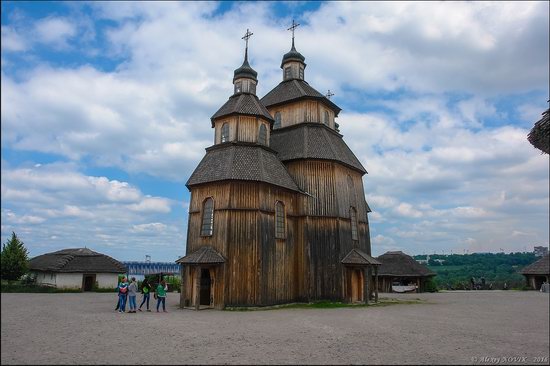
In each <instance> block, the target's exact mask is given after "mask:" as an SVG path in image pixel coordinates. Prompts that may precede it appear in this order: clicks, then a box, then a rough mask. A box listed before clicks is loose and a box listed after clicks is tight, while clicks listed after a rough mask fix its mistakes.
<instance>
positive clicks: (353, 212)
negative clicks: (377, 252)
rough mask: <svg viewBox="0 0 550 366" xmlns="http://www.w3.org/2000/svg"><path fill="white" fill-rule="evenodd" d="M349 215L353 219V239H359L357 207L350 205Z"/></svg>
mask: <svg viewBox="0 0 550 366" xmlns="http://www.w3.org/2000/svg"><path fill="white" fill-rule="evenodd" d="M349 217H350V219H351V240H359V235H358V233H357V211H356V210H355V207H350V209H349Z"/></svg>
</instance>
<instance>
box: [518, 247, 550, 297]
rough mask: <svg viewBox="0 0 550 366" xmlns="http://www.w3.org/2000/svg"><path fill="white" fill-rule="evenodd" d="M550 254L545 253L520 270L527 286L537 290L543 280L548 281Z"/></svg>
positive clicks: (549, 275)
mask: <svg viewBox="0 0 550 366" xmlns="http://www.w3.org/2000/svg"><path fill="white" fill-rule="evenodd" d="M549 262H550V255H549V254H546V255H545V256H544V257H542V258H541V259H539V260H538V261H536V262H535V263H531V264H530V265H528V266H527V267H525V268H524V269H522V270H521V271H520V273H521V274H522V275H524V276H525V279H526V280H527V284H528V286H529V287H531V288H533V289H535V290H539V289H540V287H541V286H542V284H543V282H545V281H546V282H548V281H549V277H550V264H549Z"/></svg>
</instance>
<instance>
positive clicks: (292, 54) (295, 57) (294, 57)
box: [281, 38, 306, 68]
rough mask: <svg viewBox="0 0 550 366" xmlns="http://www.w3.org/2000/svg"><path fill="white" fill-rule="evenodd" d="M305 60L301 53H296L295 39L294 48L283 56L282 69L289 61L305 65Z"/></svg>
mask: <svg viewBox="0 0 550 366" xmlns="http://www.w3.org/2000/svg"><path fill="white" fill-rule="evenodd" d="M305 59H306V58H305V57H304V56H303V55H302V54H301V53H300V52H298V51H296V47H294V38H292V48H291V49H290V51H288V52H287V53H285V55H284V56H283V60H282V61H281V68H283V65H284V64H285V63H287V62H288V61H298V62H301V63H304V61H305Z"/></svg>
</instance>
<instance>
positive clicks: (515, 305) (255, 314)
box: [1, 291, 549, 365]
mask: <svg viewBox="0 0 550 366" xmlns="http://www.w3.org/2000/svg"><path fill="white" fill-rule="evenodd" d="M384 295H385V294H383V296H384ZM177 296H178V295H177V294H169V297H168V304H167V305H168V313H156V312H151V313H145V312H144V313H137V314H127V313H126V314H120V313H116V312H115V311H114V306H115V302H116V298H115V295H114V294H102V293H83V294H2V307H1V309H2V324H1V346H2V351H1V362H2V364H16V363H17V364H37V363H40V364H44V363H46V364H136V365H142V364H295V363H307V364H362V363H374V364H404V363H405V364H497V363H498V364H502V363H516V364H533V363H535V364H537V363H538V364H548V353H549V351H548V349H549V316H548V313H549V296H548V294H542V293H539V292H534V291H533V292H515V291H508V292H503V291H492V292H490V291H487V292H483V291H475V292H452V293H437V294H403V295H393V297H398V298H401V299H414V298H422V299H425V300H427V303H422V304H399V305H389V306H384V307H367V308H365V307H363V308H338V309H279V310H263V311H217V310H204V311H199V312H195V311H192V310H180V309H178V308H177V303H178V298H177ZM502 357H506V358H507V359H506V360H503V359H502ZM522 357H526V358H525V359H522ZM538 358H540V359H538ZM497 360H498V361H497ZM503 361H506V362H503ZM539 361H540V362H539Z"/></svg>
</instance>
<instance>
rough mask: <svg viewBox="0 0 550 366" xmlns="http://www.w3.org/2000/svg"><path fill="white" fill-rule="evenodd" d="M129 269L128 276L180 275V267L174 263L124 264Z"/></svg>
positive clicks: (135, 262)
mask: <svg viewBox="0 0 550 366" xmlns="http://www.w3.org/2000/svg"><path fill="white" fill-rule="evenodd" d="M122 263H124V265H125V266H126V268H127V269H128V271H127V274H128V276H140V277H141V276H146V275H150V274H158V273H163V274H165V275H179V273H180V265H179V264H178V263H173V262H137V261H134V262H122Z"/></svg>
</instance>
